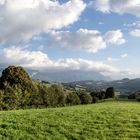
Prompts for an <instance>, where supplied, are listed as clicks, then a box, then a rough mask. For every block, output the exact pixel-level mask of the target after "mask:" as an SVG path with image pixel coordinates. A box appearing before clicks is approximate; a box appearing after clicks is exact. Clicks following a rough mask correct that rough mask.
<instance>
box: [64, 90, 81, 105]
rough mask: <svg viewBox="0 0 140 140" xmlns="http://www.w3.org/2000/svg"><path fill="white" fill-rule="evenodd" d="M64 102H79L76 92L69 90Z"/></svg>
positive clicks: (73, 103) (70, 103)
mask: <svg viewBox="0 0 140 140" xmlns="http://www.w3.org/2000/svg"><path fill="white" fill-rule="evenodd" d="M66 103H67V104H68V105H78V104H80V103H81V101H80V99H79V96H78V95H77V94H76V92H69V93H68V94H67V99H66Z"/></svg>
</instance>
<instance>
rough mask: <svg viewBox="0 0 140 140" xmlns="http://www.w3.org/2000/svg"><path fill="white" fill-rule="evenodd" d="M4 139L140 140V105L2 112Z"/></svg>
mask: <svg viewBox="0 0 140 140" xmlns="http://www.w3.org/2000/svg"><path fill="white" fill-rule="evenodd" d="M0 139H4V140H5V139H7V140H12V139H13V140H16V139H20V140H34V139H36V140H140V104H139V103H137V102H127V101H110V102H103V103H98V104H93V105H83V106H82V105H81V106H72V107H64V108H55V109H38V110H35V109H33V110H19V111H5V112H0Z"/></svg>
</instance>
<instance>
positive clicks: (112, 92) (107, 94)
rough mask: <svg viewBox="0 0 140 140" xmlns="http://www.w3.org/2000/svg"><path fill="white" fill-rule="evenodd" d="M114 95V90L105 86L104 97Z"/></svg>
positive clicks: (112, 96)
mask: <svg viewBox="0 0 140 140" xmlns="http://www.w3.org/2000/svg"><path fill="white" fill-rule="evenodd" d="M114 97H115V90H114V88H113V87H109V88H107V90H106V93H105V98H106V99H107V98H114Z"/></svg>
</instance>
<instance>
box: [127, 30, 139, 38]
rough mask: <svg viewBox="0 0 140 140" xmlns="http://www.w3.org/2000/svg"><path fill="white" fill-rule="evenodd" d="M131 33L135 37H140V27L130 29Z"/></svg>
mask: <svg viewBox="0 0 140 140" xmlns="http://www.w3.org/2000/svg"><path fill="white" fill-rule="evenodd" d="M129 34H130V35H131V36H134V37H140V29H134V30H132V31H130V32H129Z"/></svg>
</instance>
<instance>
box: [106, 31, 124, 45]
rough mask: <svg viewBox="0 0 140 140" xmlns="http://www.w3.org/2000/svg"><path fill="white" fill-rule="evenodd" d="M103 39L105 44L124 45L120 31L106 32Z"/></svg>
mask: <svg viewBox="0 0 140 140" xmlns="http://www.w3.org/2000/svg"><path fill="white" fill-rule="evenodd" d="M104 38H105V41H106V43H109V44H117V45H121V44H123V43H125V39H124V38H123V33H122V32H121V30H115V31H108V32H107V33H106V34H105V37H104Z"/></svg>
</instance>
